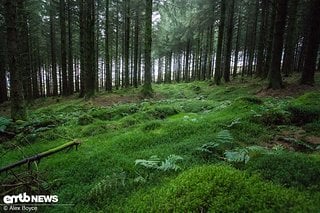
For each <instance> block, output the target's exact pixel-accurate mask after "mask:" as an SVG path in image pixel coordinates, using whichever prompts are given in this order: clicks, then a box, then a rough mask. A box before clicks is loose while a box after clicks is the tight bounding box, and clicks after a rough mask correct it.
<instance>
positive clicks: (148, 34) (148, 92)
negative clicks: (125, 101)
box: [143, 0, 152, 96]
mask: <svg viewBox="0 0 320 213" xmlns="http://www.w3.org/2000/svg"><path fill="white" fill-rule="evenodd" d="M151 46H152V0H146V26H145V74H144V76H145V79H144V85H143V94H144V95H145V96H152V86H151V81H152V76H151Z"/></svg>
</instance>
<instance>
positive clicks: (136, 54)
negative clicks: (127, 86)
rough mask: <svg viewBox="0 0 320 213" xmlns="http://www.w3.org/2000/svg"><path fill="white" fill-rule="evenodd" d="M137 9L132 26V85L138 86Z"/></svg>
mask: <svg viewBox="0 0 320 213" xmlns="http://www.w3.org/2000/svg"><path fill="white" fill-rule="evenodd" d="M139 22H140V20H139V10H138V9H137V10H136V17H135V27H134V59H133V61H134V62H133V63H134V68H133V86H134V87H135V88H137V87H138V58H139V55H138V54H139V32H140V27H139Z"/></svg>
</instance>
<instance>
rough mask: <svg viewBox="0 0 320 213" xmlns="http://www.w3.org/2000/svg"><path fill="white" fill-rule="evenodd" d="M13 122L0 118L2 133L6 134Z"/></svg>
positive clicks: (0, 130)
mask: <svg viewBox="0 0 320 213" xmlns="http://www.w3.org/2000/svg"><path fill="white" fill-rule="evenodd" d="M11 122H12V120H11V119H8V118H5V117H0V132H4V131H5V130H6V128H7V127H8V126H9V125H10V124H11Z"/></svg>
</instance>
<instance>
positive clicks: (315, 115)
mask: <svg viewBox="0 0 320 213" xmlns="http://www.w3.org/2000/svg"><path fill="white" fill-rule="evenodd" d="M288 111H289V112H290V113H291V115H292V116H291V122H292V123H294V124H297V125H303V124H306V123H311V122H313V121H316V120H318V119H320V108H319V105H314V106H307V105H292V106H289V107H288Z"/></svg>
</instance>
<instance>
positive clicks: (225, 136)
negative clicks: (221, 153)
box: [215, 130, 233, 144]
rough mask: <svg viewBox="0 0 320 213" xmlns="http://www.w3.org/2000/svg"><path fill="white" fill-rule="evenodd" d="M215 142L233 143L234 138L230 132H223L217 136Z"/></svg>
mask: <svg viewBox="0 0 320 213" xmlns="http://www.w3.org/2000/svg"><path fill="white" fill-rule="evenodd" d="M215 141H216V142H217V143H219V144H225V143H232V141H233V137H232V135H231V133H230V131H229V130H222V131H220V132H219V133H218V134H217V136H216V138H215Z"/></svg>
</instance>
